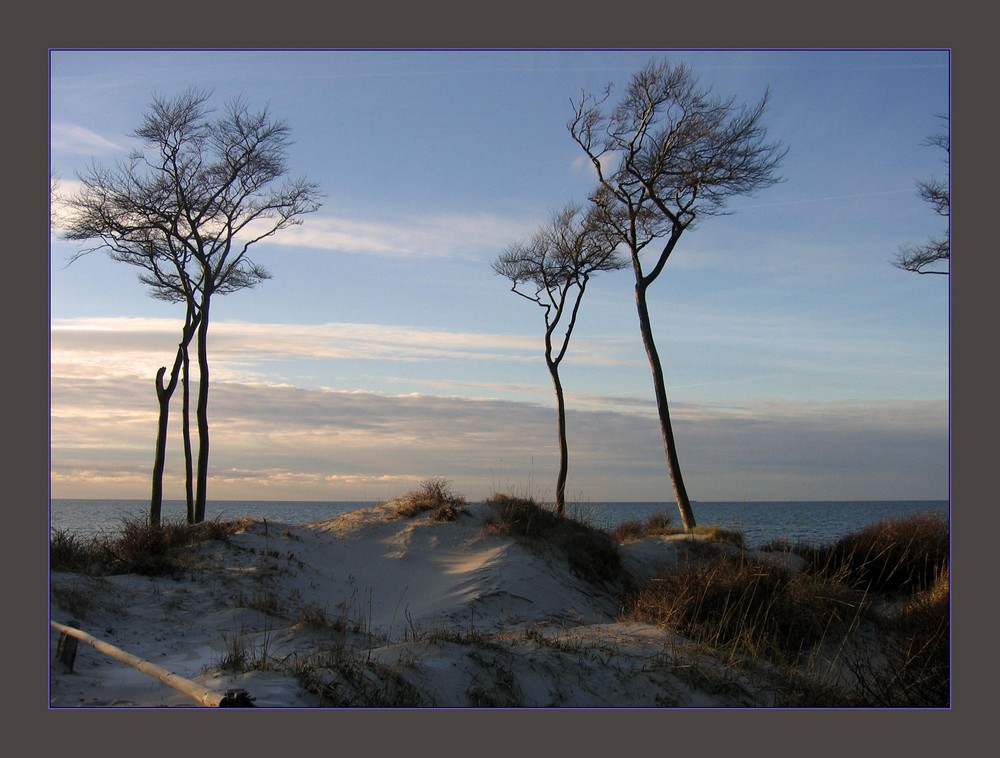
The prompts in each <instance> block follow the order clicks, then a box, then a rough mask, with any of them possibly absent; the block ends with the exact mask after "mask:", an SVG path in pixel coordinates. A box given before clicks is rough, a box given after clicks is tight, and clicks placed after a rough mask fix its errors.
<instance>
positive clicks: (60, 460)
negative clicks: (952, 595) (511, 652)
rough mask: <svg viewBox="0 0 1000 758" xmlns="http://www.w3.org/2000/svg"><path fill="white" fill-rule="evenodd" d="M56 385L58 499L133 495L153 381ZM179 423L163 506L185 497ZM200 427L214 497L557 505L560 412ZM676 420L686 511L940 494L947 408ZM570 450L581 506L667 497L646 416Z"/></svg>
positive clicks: (713, 413)
mask: <svg viewBox="0 0 1000 758" xmlns="http://www.w3.org/2000/svg"><path fill="white" fill-rule="evenodd" d="M56 389H57V391H54V393H53V412H52V466H53V479H52V482H53V487H54V488H55V492H54V494H55V496H57V497H59V496H80V495H77V494H72V493H78V492H80V491H81V490H86V491H90V490H87V487H90V488H91V490H92V489H93V488H94V487H95V486H96V484H97V483H102V482H103V483H108V487H109V491H110V490H111V489H113V488H112V487H111V484H110V483H111V482H115V481H119V480H120V482H121V483H122V486H123V487H124V486H125V483H131V484H130V485H129V486H131V487H132V488H133V489H134V491H135V492H136V494H133V495H131V496H132V497H136V496H139V497H141V496H143V495H144V494H145V493H144V489H145V481H144V480H143V477H142V476H141V473H142V471H143V470H144V469H146V470H148V468H147V467H148V465H149V461H150V458H151V453H152V434H153V432H154V429H155V399H154V397H153V393H152V388H151V387H149V386H148V382H145V383H144V382H140V381H138V380H122V381H119V382H116V383H107V382H103V381H100V380H96V379H83V378H77V379H74V380H70V379H67V380H64V381H62V382H60V383H59V385H58V387H57V388H56ZM176 416H177V411H175V421H174V426H173V427H172V436H171V442H170V446H171V447H170V450H171V451H172V452H171V453H170V456H169V458H168V481H169V483H170V486H171V487H174V488H175V489H177V490H178V492H175V493H174V494H172V495H168V496H170V497H179V496H180V495H179V494H178V493H179V487H180V481H181V478H180V477H181V474H180V471H179V463H180V461H179V458H180V455H179V452H178V451H179V449H180V446H179V441H178V439H177V428H178V427H179V422H178V421H177V419H176ZM210 416H211V420H212V455H213V459H212V469H211V470H212V482H211V484H210V487H211V489H212V492H213V495H212V496H213V497H216V498H227V497H230V498H232V497H248V496H249V493H253V492H257V493H258V494H259V493H262V492H267V496H266V497H268V498H274V499H311V498H318V499H329V500H337V499H348V500H349V499H359V498H360V497H361V496H362V490H365V489H366V488H367V489H368V490H369V491H370V490H371V489H372V488H373V487H377V486H381V485H377V483H378V482H382V484H383V485H385V486H386V487H388V488H389V489H392V488H393V487H404V486H405V485H406V484H407V483H413V482H414V481H416V480H418V479H419V478H422V477H426V476H437V475H441V476H447V477H449V478H451V479H453V480H454V482H455V483H456V486H457V487H458V488H459V489H460V491H463V492H465V493H467V494H468V495H469V496H471V497H481V496H485V495H486V494H488V492H489V491H490V490H496V489H498V488H508V487H512V488H513V489H524V488H525V487H527V486H534V487H536V488H537V490H538V491H539V492H544V490H545V488H546V487H548V488H549V493H548V494H549V496H551V482H552V481H554V477H555V467H556V464H557V454H556V446H555V442H556V440H555V413H554V410H553V409H552V408H551V407H549V406H545V405H539V404H533V403H527V402H515V401H509V400H470V399H463V398H456V397H441V396H436V395H426V394H419V393H411V394H401V395H387V394H379V393H374V392H358V391H335V390H330V389H303V388H300V387H293V386H274V385H262V384H249V383H233V382H220V383H217V384H215V385H214V390H213V395H212V403H211V406H210ZM674 423H675V433H676V436H677V444H678V451H679V455H680V459H681V465H682V467H683V471H684V474H685V477H686V481H687V485H688V489H689V491H690V492H691V494H692V497H694V498H696V499H702V500H739V499H833V500H836V499H855V498H857V499H878V498H882V497H887V498H914V499H916V498H924V497H929V498H938V497H947V481H948V408H947V403H946V402H944V401H939V402H907V403H904V402H896V401H886V402H880V403H797V404H764V403H760V404H744V405H740V406H720V405H715V404H710V403H691V404H685V403H679V404H677V405H676V407H675V408H674ZM569 441H570V476H571V478H570V492H573V493H578V495H576V497H580V498H581V499H589V500H591V501H595V502H597V501H605V500H613V501H622V500H625V501H627V500H657V499H666V500H669V499H670V497H669V495H668V494H667V493H669V486H670V485H669V479H668V478H667V474H666V467H665V463H664V458H663V448H662V443H661V441H660V437H659V427H658V424H657V422H656V420H655V418H654V417H652V416H651V415H649V414H641V413H631V412H620V411H617V410H611V409H604V410H582V409H571V410H570V412H569ZM137 472H139V474H140V475H139V476H138V480H137V479H136V477H137ZM116 477H117V478H116ZM140 485H143V486H142V487H140ZM379 492H381V490H379ZM396 494H399V492H396ZM105 496H113V495H105Z"/></svg>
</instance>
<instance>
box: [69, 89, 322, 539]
mask: <svg viewBox="0 0 1000 758" xmlns="http://www.w3.org/2000/svg"><path fill="white" fill-rule="evenodd" d="M210 97H211V93H209V92H206V91H202V90H196V89H189V90H187V91H186V92H184V93H182V94H181V95H179V96H177V97H174V98H167V97H162V96H156V97H154V99H153V103H152V106H151V108H150V109H149V110H148V111H147V112H146V113H145V114H144V118H143V120H142V122H141V124H140V126H139V128H138V129H136V131H135V132H134V136H135V137H138V138H139V140H141V143H142V149H137V150H135V151H133V152H132V153H131V154H130V155H129V157H128V159H127V160H126V161H124V162H120V163H118V164H116V165H115V166H114V167H113V168H104V167H101V166H97V165H94V166H92V167H91V168H90V170H89V171H87V172H86V173H84V174H82V175H80V177H79V178H80V182H81V185H82V188H81V189H80V191H79V192H78V193H77V194H76V195H75V196H74V197H72V198H71V199H70V200H69V206H70V208H71V209H72V211H73V215H72V217H71V219H70V222H69V226H68V227H67V231H66V233H65V236H66V237H67V238H68V239H75V240H96V241H97V244H96V245H94V246H93V247H91V248H88V249H86V250H84V251H82V252H81V253H80V254H79V255H84V254H86V253H90V252H93V251H95V250H104V251H106V252H108V254H109V255H110V256H111V257H112V259H114V260H117V261H121V262H125V263H129V264H131V265H135V266H138V267H139V268H140V269H141V273H140V276H139V278H140V281H142V282H144V283H145V284H147V285H148V286H149V287H150V288H151V291H152V294H153V296H154V297H159V298H161V299H165V300H168V301H174V302H183V303H185V305H186V318H185V327H184V331H183V335H182V337H185V338H187V340H190V335H189V330H193V331H194V332H195V334H196V336H197V361H198V374H199V376H198V400H197V409H196V414H197V426H198V460H197V482H196V491H195V495H194V507H193V513H191V514H189V520H191V521H193V522H199V521H203V520H204V518H205V503H206V496H207V480H208V461H209V428H208V397H209V384H210V381H209V380H210V374H209V363H208V328H209V324H210V318H209V316H210V312H211V303H212V298H213V296H214V295H217V294H223V295H224V294H227V293H230V292H235V291H238V290H242V289H247V288H252V287H255V286H256V285H257V284H259V283H260V282H262V281H264V280H265V279H268V278H269V277H270V274H268V272H267V271H265V270H264V269H263V268H261V267H260V266H258V265H257V264H256V263H254V262H253V261H252V260H251V259H250V258H249V251H250V248H251V246H252V245H254V244H255V243H257V242H260V241H261V240H263V239H266V238H268V237H270V236H272V235H273V234H275V233H276V232H277V231H279V230H281V229H283V228H286V227H288V226H291V225H293V224H298V223H301V218H300V217H301V216H302V215H303V214H305V213H310V212H313V211H315V210H317V209H318V208H319V192H318V188H317V186H316V185H315V184H313V183H312V182H309V181H306V180H305V179H295V180H292V179H289V178H288V177H287V174H288V165H287V150H288V146H289V144H290V140H289V137H290V132H291V130H290V127H289V126H288V125H287V124H286V123H285V122H283V121H280V120H276V119H274V118H273V117H272V116H271V114H270V113H269V111H268V109H267V108H263V109H261V110H259V111H252V110H251V109H250V108H249V107H248V105H247V104H246V103H245V102H244V101H243V100H242V99H235V100H232V101H230V102H229V103H227V104H226V105H225V107H224V108H223V110H222V111H221V114H220V115H219V116H218V117H216V116H215V113H214V111H213V110H212V109H211V108H209V106H208V101H209V99H210ZM178 357H179V358H180V363H179V364H178V362H177V361H176V360H175V366H178V365H179V366H180V367H181V370H184V367H185V366H186V364H187V341H186V340H185V339H184V338H182V341H181V344H180V346H179V353H178ZM162 375H163V374H162V372H161V373H159V374H158V377H157V394H158V396H159V395H160V394H161V390H163V393H164V394H167V390H168V388H169V391H170V392H172V391H173V389H172V386H171V384H168V385H167V386H166V387H164V386H163V384H162ZM173 384H174V385H175V383H173ZM186 386H187V383H186V382H185V393H186V392H187V390H186ZM158 434H159V432H158Z"/></svg>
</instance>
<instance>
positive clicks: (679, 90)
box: [567, 61, 786, 529]
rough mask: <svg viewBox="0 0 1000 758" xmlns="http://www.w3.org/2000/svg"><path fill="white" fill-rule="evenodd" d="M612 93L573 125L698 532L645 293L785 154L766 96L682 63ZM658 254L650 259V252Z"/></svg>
mask: <svg viewBox="0 0 1000 758" xmlns="http://www.w3.org/2000/svg"><path fill="white" fill-rule="evenodd" d="M612 93H613V90H612V87H611V86H610V85H609V86H608V87H606V88H605V89H604V90H603V92H602V93H600V94H598V95H592V94H589V93H586V92H584V93H583V94H582V95H581V97H580V99H579V100H578V101H576V102H574V104H573V106H574V112H573V116H572V118H571V120H570V121H569V123H568V124H567V128H568V129H569V132H570V135H571V136H572V138H573V140H574V141H575V142H576V143H577V144H578V145H579V146H580V147H581V148H582V149H583V151H584V153H586V155H587V156H588V157H589V159H590V161H591V163H592V164H593V166H594V170H595V171H596V173H597V177H598V182H599V187H598V189H597V190H596V191H595V192H594V193H593V195H592V197H591V200H592V202H593V205H594V207H595V208H596V209H597V214H598V217H599V218H600V219H601V222H602V224H603V226H604V228H605V229H606V233H607V234H608V235H609V236H611V237H612V238H613V239H615V240H616V241H617V242H618V243H620V244H623V245H624V246H625V248H626V249H627V250H628V254H629V258H630V261H631V266H632V270H633V273H634V275H635V301H636V309H637V311H638V316H639V328H640V332H641V335H642V340H643V345H644V346H645V348H646V353H647V356H648V358H649V363H650V368H651V371H652V374H653V387H654V393H655V396H656V405H657V411H658V415H659V418H660V427H661V432H662V436H663V444H664V451H665V453H666V458H667V465H668V470H669V473H670V478H671V481H672V484H673V489H674V496H675V499H676V501H677V505H678V508H679V510H680V515H681V520H682V522H683V524H684V527H685V528H686V529H691V528H692V527H694V526H695V519H694V514H693V512H692V510H691V503H690V499H689V497H688V494H687V490H686V487H685V485H684V480H683V477H682V475H681V469H680V463H679V460H678V457H677V450H676V444H675V440H674V433H673V428H672V424H671V420H670V413H669V407H668V403H667V395H666V389H665V384H664V378H663V369H662V365H661V361H660V358H659V354H658V352H657V350H656V345H655V342H654V339H653V332H652V327H651V324H650V319H649V310H648V306H647V291H648V289H649V287H650V285H651V284H652V283H653V282H654V281H655V280H656V279H657V277H659V276H660V274H661V273H662V272H663V268H664V266H665V265H666V262H667V259H668V258H669V257H670V255H671V253H672V252H673V250H674V248H675V246H676V245H677V242H678V240H679V239H680V237H681V235H682V234H683V233H684V232H685V231H686V230H688V229H689V228H692V227H693V226H694V225H695V223H696V222H697V221H698V220H699V219H701V218H703V217H706V216H712V215H715V214H720V213H726V212H727V210H726V202H727V200H728V199H729V198H730V197H732V196H738V195H752V194H754V193H756V192H758V191H760V190H762V189H764V188H767V187H769V186H771V185H773V184H775V183H776V182H778V181H780V178H779V177H778V175H777V170H778V168H779V167H780V164H781V161H782V159H783V158H784V156H785V153H786V150H785V148H783V147H782V146H781V145H780V143H778V142H775V141H768V139H767V130H766V128H765V125H764V121H763V117H764V113H765V110H766V107H767V99H768V94H767V93H765V94H764V95H763V97H761V99H760V100H759V101H758V102H757V103H756V104H753V105H739V104H738V103H737V101H736V99H735V98H729V99H722V98H719V97H717V96H715V95H713V94H712V93H711V91H710V90H708V89H706V88H703V87H702V86H700V85H699V83H698V81H697V79H696V78H695V77H694V75H693V74H692V72H691V70H690V69H689V68H688V67H687V66H686V65H684V64H677V65H674V64H670V63H669V62H667V61H662V62H657V61H651V62H650V63H649V64H647V65H646V66H645V67H644V68H643V69H642V70H640V71H638V72H636V73H635V74H634V75H633V76H632V78H631V80H630V81H629V83H628V85H627V87H626V88H625V90H624V92H623V93H622V95H621V97H620V99H619V100H618V101H617V102H616V103H612V102H611V98H612ZM647 248H649V249H652V257H651V259H650V260H649V261H648V265H647V261H646V260H645V255H644V252H645V251H646V250H647Z"/></svg>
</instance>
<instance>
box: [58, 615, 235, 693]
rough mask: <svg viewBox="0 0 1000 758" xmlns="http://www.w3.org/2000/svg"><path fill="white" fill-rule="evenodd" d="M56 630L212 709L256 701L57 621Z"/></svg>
mask: <svg viewBox="0 0 1000 758" xmlns="http://www.w3.org/2000/svg"><path fill="white" fill-rule="evenodd" d="M49 623H50V624H51V625H52V628H53V629H55V630H56V631H58V632H60V633H61V634H63V635H67V636H69V637H73V638H74V639H77V640H79V641H80V642H84V643H86V644H88V645H90V646H91V647H92V648H94V649H95V650H98V651H99V652H101V653H104V655H107V656H109V657H111V658H114V659H115V660H116V661H121V662H122V663H127V664H128V665H129V666H131V667H132V668H134V669H136V670H138V671H141V672H142V673H143V674H147V675H148V676H152V677H155V678H156V679H159V680H160V681H161V682H163V683H164V684H165V685H167V686H168V687H171V688H173V689H175V690H177V691H178V692H182V693H184V694H185V695H187V696H188V697H190V698H194V699H195V700H196V701H197V702H199V703H201V704H202V705H204V706H207V707H209V708H225V707H243V706H249V705H251V704H252V701H253V698H251V697H250V696H249V695H247V693H246V691H245V690H227V691H226V692H216V691H215V690H210V689H208V687H203V686H202V685H200V684H198V683H197V682H193V681H191V680H190V679H185V678H184V677H182V676H178V675H177V674H174V673H173V672H171V671H167V669H165V668H163V667H162V666H157V665H156V664H155V663H150V662H149V661H147V660H143V659H142V658H139V657H138V656H135V655H132V654H131V653H127V652H125V651H124V650H122V649H121V648H117V647H115V646H114V645H111V644H109V643H107V642H104V641H103V640H99V639H97V637H94V636H92V635H89V634H87V633H86V632H84V631H82V630H80V629H76V628H74V627H71V626H66V625H65V624H60V623H58V622H56V621H50V622H49Z"/></svg>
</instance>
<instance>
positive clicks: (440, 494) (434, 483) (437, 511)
mask: <svg viewBox="0 0 1000 758" xmlns="http://www.w3.org/2000/svg"><path fill="white" fill-rule="evenodd" d="M392 502H393V503H395V504H396V505H397V507H396V515H397V516H399V517H401V518H412V517H414V516H417V515H419V514H421V513H426V512H427V511H433V514H432V517H433V518H434V520H435V521H454V520H455V518H456V517H457V516H458V514H459V513H462V512H465V511H466V510H467V509H466V501H465V498H464V497H463V496H461V495H456V494H455V493H454V492H452V489H451V482H449V481H448V480H447V479H442V478H432V479H424V480H423V481H422V482H421V483H420V487H419V489H416V490H414V491H413V492H409V493H407V494H406V495H403V496H402V497H399V498H396V499H395V500H393V501H392Z"/></svg>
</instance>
